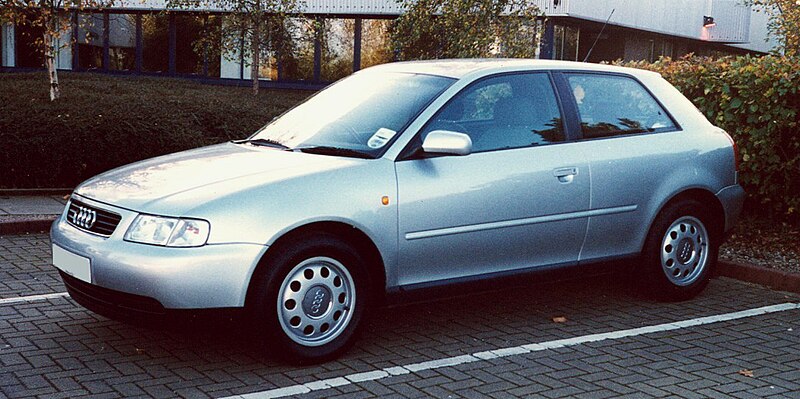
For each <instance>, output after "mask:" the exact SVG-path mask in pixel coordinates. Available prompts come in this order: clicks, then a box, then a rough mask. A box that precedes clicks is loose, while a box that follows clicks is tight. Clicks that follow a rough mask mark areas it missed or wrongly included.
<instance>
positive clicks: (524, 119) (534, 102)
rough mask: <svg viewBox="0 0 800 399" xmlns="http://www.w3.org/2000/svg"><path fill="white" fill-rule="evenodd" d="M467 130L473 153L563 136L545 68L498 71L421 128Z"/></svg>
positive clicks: (459, 96)
mask: <svg viewBox="0 0 800 399" xmlns="http://www.w3.org/2000/svg"><path fill="white" fill-rule="evenodd" d="M434 130H449V131H454V132H459V133H465V134H467V135H469V136H470V138H471V139H472V152H485V151H494V150H502V149H510V148H522V147H531V146H536V145H543V144H550V143H555V142H559V141H564V132H563V128H562V119H561V113H560V111H559V108H558V103H557V101H556V96H555V93H554V91H553V86H552V84H551V82H550V77H549V75H548V74H546V73H526V74H515V75H501V76H496V77H491V78H488V79H484V80H481V81H479V82H477V83H474V84H472V85H471V86H468V87H467V88H466V89H464V90H463V91H462V92H461V93H459V94H457V95H456V96H455V97H454V98H453V99H451V100H450V102H448V103H447V104H446V105H445V106H444V107H443V108H442V109H441V110H440V111H439V112H438V113H437V114H436V115H435V116H434V117H433V119H431V121H430V122H428V124H427V125H426V126H425V127H424V128H423V130H422V138H423V139H424V137H425V136H426V135H427V134H428V133H430V132H432V131H434Z"/></svg>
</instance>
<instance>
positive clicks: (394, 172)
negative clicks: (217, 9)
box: [51, 59, 744, 361]
mask: <svg viewBox="0 0 800 399" xmlns="http://www.w3.org/2000/svg"><path fill="white" fill-rule="evenodd" d="M743 196H744V192H743V190H742V188H741V187H740V186H739V185H738V184H737V171H736V149H735V145H734V143H733V141H732V140H731V138H730V136H728V134H726V133H725V132H724V131H722V130H721V129H719V128H717V127H715V126H713V125H712V124H711V123H709V122H708V120H706V118H705V117H704V116H703V115H702V114H701V113H700V112H698V110H697V109H696V108H695V107H694V106H693V105H692V103H691V102H689V101H688V100H687V99H686V98H685V97H683V96H682V95H681V94H680V93H679V92H678V91H677V90H676V89H675V88H673V87H672V86H671V85H670V84H669V83H667V82H666V81H665V80H664V79H662V78H661V77H660V76H659V75H658V74H656V73H653V72H648V71H642V70H635V69H627V68H621V67H614V66H607V65H592V64H582V63H570V62H551V61H537V60H500V59H491V60H447V61H433V62H409V63H393V64H387V65H381V66H377V67H373V68H369V69H366V70H363V71H360V72H357V73H355V74H353V75H352V76H350V77H348V78H346V79H343V80H341V81H339V82H337V83H335V84H333V85H332V86H330V87H329V88H327V89H325V90H323V91H321V92H319V93H318V94H316V95H315V96H313V97H311V98H310V99H308V100H307V101H305V102H304V103H302V104H300V105H298V106H297V107H295V108H293V109H292V110H290V111H288V112H286V113H285V114H284V115H282V116H280V117H279V118H277V119H275V120H274V121H272V122H270V123H269V124H267V125H266V126H264V127H263V128H262V129H260V130H259V131H258V132H256V133H255V134H253V135H252V136H250V137H249V138H247V139H244V140H241V141H234V142H228V143H223V144H218V145H213V146H209V147H204V148H198V149H194V150H190V151H185V152H180V153H176V154H172V155H167V156H162V157H158V158H153V159H149V160H145V161H142V162H138V163H134V164H131V165H128V166H123V167H121V168H118V169H114V170H111V171H109V172H106V173H103V174H101V175H99V176H96V177H94V178H92V179H89V180H88V181H86V182H84V183H82V184H81V185H80V186H78V187H77V188H76V189H75V191H74V192H73V193H72V195H71V198H70V200H69V202H68V204H67V206H66V209H65V210H64V213H63V215H61V217H60V218H59V219H58V220H57V221H55V222H54V224H53V226H52V229H51V237H52V245H53V264H54V265H55V267H57V268H58V269H59V271H60V272H61V273H60V274H61V277H62V278H63V280H64V284H65V285H66V287H67V289H68V291H69V293H70V295H71V296H72V297H73V298H74V299H75V301H77V302H78V303H80V304H82V305H84V306H85V307H87V308H89V309H91V310H94V311H96V312H98V313H101V314H106V315H110V316H120V315H123V316H126V317H130V316H135V315H163V314H169V313H170V312H172V311H178V310H199V309H229V310H233V309H238V310H244V311H245V314H246V315H247V316H248V317H249V320H251V321H252V323H248V325H251V326H252V327H253V328H254V330H255V332H256V337H258V339H259V340H261V341H263V343H264V344H265V345H267V346H271V347H272V348H273V349H275V350H277V351H279V352H280V353H283V354H285V355H288V356H290V357H291V358H293V359H300V360H304V361H319V360H323V359H327V358H331V357H333V356H336V355H337V354H339V353H341V352H342V351H343V350H345V349H346V348H347V346H348V345H349V344H350V343H351V342H352V341H353V339H354V337H355V336H356V332H357V330H358V327H359V323H360V321H361V320H362V319H363V317H364V314H365V312H369V311H376V312H377V311H380V309H381V308H379V307H376V306H374V305H376V304H378V303H380V302H381V301H382V300H383V298H384V297H385V296H386V295H387V294H395V293H404V292H410V291H413V290H415V289H419V288H423V287H425V288H429V287H435V286H443V285H448V284H453V283H455V282H459V283H461V282H467V281H477V280H483V279H489V278H495V277H498V276H510V275H515V274H522V273H530V272H536V271H539V270H544V269H553V268H566V267H582V266H583V265H586V264H590V263H596V262H599V261H613V260H617V259H619V260H621V259H635V260H636V261H635V262H630V264H631V265H632V267H631V268H630V269H626V270H628V273H631V274H633V275H635V276H636V277H637V280H636V284H638V285H642V286H644V287H647V290H648V291H649V292H652V293H654V294H656V295H658V296H659V297H660V298H664V299H667V300H684V299H688V298H691V297H693V296H694V295H696V294H698V293H699V292H700V291H701V290H702V289H703V288H704V287H705V286H706V284H707V283H708V281H709V277H710V275H711V272H712V270H713V268H714V265H715V263H716V259H717V253H718V248H719V245H720V243H721V242H722V240H723V238H724V236H725V233H726V232H727V231H729V230H730V229H731V227H732V226H733V225H734V223H735V222H736V219H737V217H738V215H739V212H740V210H741V206H742V202H743ZM627 263H628V262H626V264H627ZM124 319H125V318H123V320H124Z"/></svg>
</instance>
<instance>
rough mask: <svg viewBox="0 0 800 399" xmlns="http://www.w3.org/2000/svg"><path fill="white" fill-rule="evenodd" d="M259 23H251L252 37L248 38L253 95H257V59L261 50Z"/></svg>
mask: <svg viewBox="0 0 800 399" xmlns="http://www.w3.org/2000/svg"><path fill="white" fill-rule="evenodd" d="M259 25H260V23H259V21H254V22H253V35H252V36H251V37H250V53H252V55H253V64H252V65H251V66H250V78H251V79H253V95H254V96H257V95H258V86H259V80H258V69H259V61H260V60H259V58H260V55H259V53H260V50H261V43H260V40H261V32H260V29H259V28H260V26H259Z"/></svg>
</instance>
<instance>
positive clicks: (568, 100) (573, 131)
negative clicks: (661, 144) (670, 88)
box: [553, 69, 683, 141]
mask: <svg viewBox="0 0 800 399" xmlns="http://www.w3.org/2000/svg"><path fill="white" fill-rule="evenodd" d="M553 75H554V78H555V79H556V81H557V84H558V91H559V92H560V95H561V98H562V101H563V105H564V107H565V108H569V109H570V111H569V112H570V114H571V115H570V116H571V117H570V120H569V123H568V124H569V130H570V135H571V136H573V137H574V140H576V141H593V140H608V139H616V138H625V137H636V136H641V135H647V134H662V133H674V132H681V131H683V127H682V126H681V125H680V123H678V120H677V119H675V117H674V116H672V113H671V112H670V111H669V109H668V108H667V107H665V106H664V103H662V102H661V100H660V99H659V98H658V96H656V95H655V94H653V92H652V91H651V90H650V88H648V87H647V85H646V84H644V83H642V81H641V80H639V79H638V78H637V77H636V76H634V75H630V74H627V73H621V72H606V71H584V70H579V69H564V70H559V71H554V73H553ZM569 75H599V76H610V77H618V78H627V79H630V80H631V81H633V82H635V83H636V84H638V85H639V86H640V87H641V88H642V89H643V90H644V91H645V93H647V94H648V95H649V96H650V98H652V99H653V100H654V101H655V102H656V104H658V106H659V107H661V110H663V111H664V114H665V115H666V116H667V118H669V120H670V121H672V124H673V126H674V128H672V129H666V130H660V131H657V132H637V133H625V132H624V131H620V133H619V134H614V135H611V136H604V137H585V136H584V134H583V129H582V128H581V114H580V111H579V109H578V102H577V100H576V99H575V95H574V94H573V93H572V89H571V86H570V84H569V79H568V76H569Z"/></svg>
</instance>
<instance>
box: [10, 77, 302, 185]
mask: <svg viewBox="0 0 800 399" xmlns="http://www.w3.org/2000/svg"><path fill="white" fill-rule="evenodd" d="M59 77H60V81H61V87H62V96H61V98H60V99H59V100H57V101H54V102H51V101H50V100H49V97H48V81H47V75H46V74H45V73H44V72H41V73H40V72H37V73H5V74H0V143H2V144H1V145H2V150H0V170H2V171H3V173H2V174H0V176H2V177H0V188H36V187H73V186H75V185H77V184H78V183H80V182H81V181H83V180H85V179H87V178H89V177H91V176H94V175H96V174H98V173H100V172H103V171H106V170H109V169H112V168H114V167H117V166H121V165H124V164H127V163H130V162H134V161H137V160H141V159H145V158H150V157H154V156H158V155H163V154H167V153H171V152H175V151H181V150H185V149H189V148H195V147H200V146H204V145H209V144H214V143H219V142H224V141H228V140H232V139H238V138H244V137H247V136H249V135H250V134H251V133H253V132H254V131H255V130H256V129H258V128H259V127H261V126H263V125H264V124H265V123H267V122H269V121H270V120H271V119H272V118H273V117H275V116H277V115H279V114H280V113H282V112H283V111H285V110H286V109H288V108H290V107H291V106H293V105H295V104H297V103H298V102H300V101H302V100H303V99H305V98H306V97H308V96H309V95H310V94H311V92H310V91H300V90H261V92H260V93H259V95H258V96H253V95H252V94H251V91H250V90H251V89H250V88H248V87H226V86H215V85H207V84H201V83H198V82H192V81H186V80H179V79H169V78H151V77H132V76H110V75H100V74H90V73H70V72H61V73H59Z"/></svg>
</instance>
